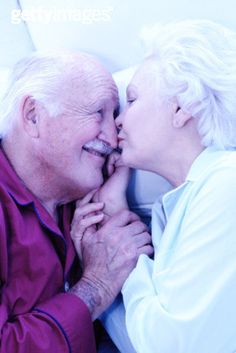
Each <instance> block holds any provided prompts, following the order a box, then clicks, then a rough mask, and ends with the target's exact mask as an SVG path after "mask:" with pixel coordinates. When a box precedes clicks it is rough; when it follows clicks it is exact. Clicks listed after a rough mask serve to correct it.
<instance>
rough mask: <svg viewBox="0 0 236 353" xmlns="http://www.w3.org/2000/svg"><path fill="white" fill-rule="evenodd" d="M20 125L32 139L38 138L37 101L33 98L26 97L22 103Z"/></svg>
mask: <svg viewBox="0 0 236 353" xmlns="http://www.w3.org/2000/svg"><path fill="white" fill-rule="evenodd" d="M21 111H22V120H23V121H22V123H23V126H24V129H25V131H26V132H27V133H28V134H29V135H30V136H31V137H34V138H37V137H38V136H39V124H38V123H39V121H38V119H39V117H38V114H37V101H36V100H35V99H34V98H33V97H30V96H28V97H26V98H25V99H24V101H23V102H22V110H21Z"/></svg>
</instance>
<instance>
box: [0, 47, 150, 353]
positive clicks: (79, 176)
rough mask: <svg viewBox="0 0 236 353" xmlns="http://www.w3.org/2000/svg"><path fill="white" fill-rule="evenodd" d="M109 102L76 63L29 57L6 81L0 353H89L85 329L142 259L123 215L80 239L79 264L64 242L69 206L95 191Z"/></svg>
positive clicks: (1, 125) (134, 226) (87, 66)
mask: <svg viewBox="0 0 236 353" xmlns="http://www.w3.org/2000/svg"><path fill="white" fill-rule="evenodd" d="M117 103H118V97H117V90H116V87H115V84H114V82H113V80H112V78H111V75H110V74H109V73H108V72H107V71H106V70H105V69H104V68H103V67H102V65H100V64H99V63H98V62H97V61H96V60H94V59H93V58H91V57H90V56H88V55H86V54H77V55H72V54H70V53H63V54H60V55H42V54H40V55H39V54H34V55H32V56H31V57H29V58H26V59H23V60H22V61H21V62H19V63H18V64H17V65H16V67H15V69H14V71H13V73H12V77H11V81H10V84H9V87H8V89H7V92H6V95H5V97H4V99H3V101H2V106H1V119H0V134H1V149H0V185H1V186H0V199H1V205H0V280H1V282H0V285H1V287H0V289H1V293H0V294H1V301H0V328H1V336H0V342H1V345H0V347H1V348H0V352H1V353H3V352H4V353H7V352H10V353H13V352H14V353H16V352H17V353H20V352H22V353H23V352H24V353H26V352H34V353H37V352H38V353H39V352H57V353H59V352H63V353H65V352H73V353H76V352H88V353H92V352H95V349H96V348H95V340H94V334H93V325H92V321H93V320H95V319H96V318H97V317H98V316H99V315H100V314H101V313H102V312H103V311H104V310H105V309H106V308H107V307H108V306H109V305H110V304H111V303H112V301H113V300H114V298H115V297H116V295H117V294H118V292H119V291H120V289H121V286H122V284H123V282H124V281H125V279H126V278H127V276H128V274H129V273H130V271H131V270H132V269H133V268H134V266H135V264H136V261H137V258H138V256H139V254H141V253H145V254H150V252H151V246H150V245H148V244H149V242H150V238H148V237H147V233H146V228H145V225H143V224H142V223H141V222H140V221H139V219H138V217H137V216H136V215H134V214H132V213H131V212H129V211H128V210H124V211H121V212H114V216H113V217H111V218H109V220H108V221H107V222H106V223H105V224H104V225H103V226H101V227H100V229H99V230H98V231H97V232H95V233H94V234H93V236H91V234H87V235H85V239H84V243H83V248H82V263H81V265H80V263H79V259H78V256H77V254H76V250H75V248H74V246H73V242H72V240H71V235H70V224H71V221H72V217H73V211H74V203H73V201H74V200H77V199H79V200H81V199H85V200H86V198H87V201H88V199H90V198H91V197H92V195H93V193H94V191H92V190H96V188H98V187H99V186H101V184H102V183H103V174H102V168H103V166H104V162H105V157H106V156H107V155H108V154H109V153H110V152H111V151H112V150H113V149H114V148H116V146H117V133H116V127H115V123H114V117H113V113H114V110H115V109H116V106H117ZM91 191H92V193H91ZM118 191H119V190H118ZM87 194H88V195H87ZM85 195H87V196H86V197H85V198H84V196H85ZM118 195H120V196H119V197H120V198H121V199H122V198H123V196H124V195H123V192H121V193H120V194H119V192H118ZM122 202H123V201H122ZM122 202H121V203H122ZM96 205H97V204H96ZM98 206H99V207H98V208H99V209H100V210H101V209H102V208H103V204H102V203H100V204H98ZM98 208H97V209H96V210H98ZM137 237H138V239H139V241H137Z"/></svg>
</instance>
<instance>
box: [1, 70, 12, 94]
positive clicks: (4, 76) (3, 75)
mask: <svg viewBox="0 0 236 353" xmlns="http://www.w3.org/2000/svg"><path fill="white" fill-rule="evenodd" d="M9 73H10V69H9V68H8V67H4V66H0V100H1V99H2V97H3V95H4V93H5V90H6V88H7V79H8V76H9Z"/></svg>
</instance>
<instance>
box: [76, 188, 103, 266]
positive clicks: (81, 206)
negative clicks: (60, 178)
mask: <svg viewBox="0 0 236 353" xmlns="http://www.w3.org/2000/svg"><path fill="white" fill-rule="evenodd" d="M96 191H97V190H92V191H91V192H89V193H88V194H87V195H86V196H85V197H84V198H83V199H82V200H78V201H77V202H76V210H75V213H74V217H73V220H72V223H71V232H70V234H71V238H72V240H73V243H74V246H75V248H76V251H77V254H78V256H79V258H80V260H81V261H82V250H81V241H82V238H83V236H84V234H88V233H89V234H93V233H94V232H96V230H97V226H96V225H97V224H98V223H100V222H101V221H102V220H103V218H104V213H102V212H101V211H102V209H103V208H104V203H103V202H93V203H91V200H92V198H93V196H94V194H95V192H96Z"/></svg>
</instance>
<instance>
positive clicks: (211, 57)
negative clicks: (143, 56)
mask: <svg viewBox="0 0 236 353" xmlns="http://www.w3.org/2000/svg"><path fill="white" fill-rule="evenodd" d="M142 38H143V40H144V43H145V44H146V46H147V51H148V52H147V55H148V56H151V58H154V60H156V62H157V66H158V68H159V69H160V72H161V77H162V79H163V82H164V85H163V86H164V91H163V94H164V95H165V96H166V97H167V98H168V99H172V98H174V97H175V98H176V99H177V101H178V104H179V106H180V107H181V108H182V109H183V110H184V111H186V112H189V113H191V115H192V116H193V117H195V118H199V124H198V131H199V134H200V136H201V138H202V143H203V145H204V146H210V145H217V146H219V147H220V148H224V149H230V148H235V147H236V33H234V32H233V31H231V30H229V29H227V28H225V27H224V26H222V25H219V24H216V23H214V22H211V21H207V20H192V21H191V20H188V21H181V22H176V23H170V24H166V25H159V24H157V25H155V26H153V27H150V28H146V29H144V31H143V33H142ZM158 71H159V70H158Z"/></svg>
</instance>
